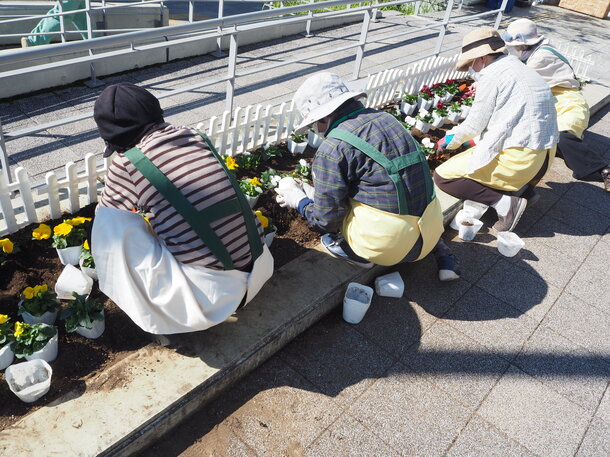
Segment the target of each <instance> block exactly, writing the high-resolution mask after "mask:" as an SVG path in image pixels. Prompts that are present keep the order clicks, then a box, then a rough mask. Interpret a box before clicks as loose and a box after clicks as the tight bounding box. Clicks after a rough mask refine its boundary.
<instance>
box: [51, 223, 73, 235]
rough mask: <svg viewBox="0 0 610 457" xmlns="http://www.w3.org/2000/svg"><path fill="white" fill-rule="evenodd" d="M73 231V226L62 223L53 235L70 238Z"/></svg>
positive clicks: (57, 226)
mask: <svg viewBox="0 0 610 457" xmlns="http://www.w3.org/2000/svg"><path fill="white" fill-rule="evenodd" d="M71 231H72V226H71V225H70V224H68V223H66V222H62V223H61V224H59V225H56V226H55V228H53V233H55V235H58V236H68V235H69V234H70V232H71Z"/></svg>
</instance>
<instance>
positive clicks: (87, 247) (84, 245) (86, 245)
mask: <svg viewBox="0 0 610 457" xmlns="http://www.w3.org/2000/svg"><path fill="white" fill-rule="evenodd" d="M83 249H84V250H85V251H90V250H91V248H90V247H89V240H85V242H84V243H83Z"/></svg>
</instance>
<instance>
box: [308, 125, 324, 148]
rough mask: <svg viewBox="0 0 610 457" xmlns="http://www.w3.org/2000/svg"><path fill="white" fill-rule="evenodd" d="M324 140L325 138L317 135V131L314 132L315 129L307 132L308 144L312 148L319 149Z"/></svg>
mask: <svg viewBox="0 0 610 457" xmlns="http://www.w3.org/2000/svg"><path fill="white" fill-rule="evenodd" d="M323 141H324V138H322V137H321V136H319V135H317V134H316V132H314V131H313V130H310V131H309V132H307V144H308V145H309V146H311V147H312V148H314V149H318V148H319V147H320V145H321V144H322V142H323Z"/></svg>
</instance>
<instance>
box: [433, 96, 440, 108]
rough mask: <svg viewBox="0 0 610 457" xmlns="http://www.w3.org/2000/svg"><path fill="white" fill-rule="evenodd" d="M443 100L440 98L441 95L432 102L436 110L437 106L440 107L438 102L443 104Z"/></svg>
mask: <svg viewBox="0 0 610 457" xmlns="http://www.w3.org/2000/svg"><path fill="white" fill-rule="evenodd" d="M442 101H443V98H442V97H440V96H439V95H435V96H434V101H433V102H432V106H434V107H435V108H436V105H438V102H442Z"/></svg>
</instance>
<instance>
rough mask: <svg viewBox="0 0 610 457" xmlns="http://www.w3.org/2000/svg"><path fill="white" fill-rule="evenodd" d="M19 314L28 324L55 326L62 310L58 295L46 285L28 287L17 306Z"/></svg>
mask: <svg viewBox="0 0 610 457" xmlns="http://www.w3.org/2000/svg"><path fill="white" fill-rule="evenodd" d="M17 306H18V307H19V311H18V314H19V315H20V316H21V318H22V319H23V320H24V321H25V322H26V323H28V324H38V323H44V324H47V325H53V324H54V323H55V319H56V318H57V312H58V311H59V308H60V303H59V300H57V295H56V294H54V293H53V292H52V291H51V290H49V287H48V286H47V285H46V284H40V285H36V286H34V287H26V288H25V289H23V292H22V293H21V300H20V301H19V303H18V304H17Z"/></svg>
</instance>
